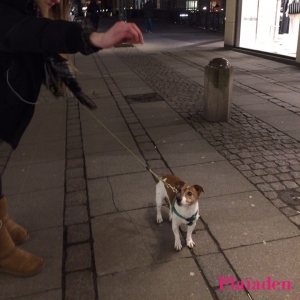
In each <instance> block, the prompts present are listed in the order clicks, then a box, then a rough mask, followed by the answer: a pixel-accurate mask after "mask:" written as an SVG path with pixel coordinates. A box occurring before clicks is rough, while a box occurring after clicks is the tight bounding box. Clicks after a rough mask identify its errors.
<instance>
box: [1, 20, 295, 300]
mask: <svg viewBox="0 0 300 300" xmlns="http://www.w3.org/2000/svg"><path fill="white" fill-rule="evenodd" d="M137 21H138V25H139V26H140V27H141V28H143V25H144V24H143V23H142V21H141V20H137ZM108 25H109V24H108V20H103V21H102V23H101V26H103V27H105V26H108ZM153 31H154V33H153V34H145V36H144V38H145V45H143V46H135V47H118V48H114V49H111V50H105V51H101V52H99V53H97V54H94V55H92V56H88V57H84V56H82V55H79V54H78V55H75V56H74V63H75V66H76V67H77V68H78V69H79V70H80V72H81V74H80V75H79V76H78V79H79V81H80V83H81V85H82V88H83V90H84V91H85V92H86V93H87V94H89V95H90V96H91V97H92V98H93V99H94V101H95V102H96V103H97V105H98V109H97V111H96V112H95V115H96V116H97V118H99V119H100V120H101V122H103V123H104V124H105V126H107V127H108V128H109V129H110V130H111V131H112V132H113V133H114V134H115V135H116V136H117V137H118V138H119V139H120V140H121V141H122V142H123V143H124V144H125V145H126V146H127V147H129V148H130V150H131V151H132V152H133V153H135V155H137V157H138V158H139V159H140V160H141V161H143V162H144V161H145V162H146V163H147V164H148V165H149V166H150V167H151V168H152V169H153V170H154V171H155V172H156V173H158V174H163V173H170V172H172V173H174V174H176V175H177V176H179V177H181V178H183V179H185V180H186V181H187V182H188V183H191V184H195V183H197V184H200V185H201V186H203V188H204V190H205V192H206V193H205V195H201V198H200V201H199V203H200V212H201V219H200V220H199V221H198V223H197V228H196V232H195V234H194V236H193V239H194V241H195V242H196V247H195V248H194V249H193V250H189V249H188V248H187V247H186V246H185V242H184V239H183V245H184V247H183V249H182V250H181V251H180V252H176V251H175V250H173V243H174V241H173V239H174V237H173V233H172V229H171V224H170V223H169V222H168V221H167V219H168V218H167V215H168V213H167V210H166V209H165V210H164V214H163V217H164V220H165V221H164V223H163V224H162V225H157V224H156V222H155V220H156V209H155V180H154V178H153V177H152V175H151V174H150V173H149V172H148V171H147V170H146V169H145V167H144V166H143V165H142V164H141V163H140V162H139V161H138V160H137V159H136V158H135V157H134V156H132V155H131V154H130V153H129V152H128V151H127V150H126V149H124V147H123V146H122V145H121V144H120V143H118V142H117V141H116V139H114V138H113V137H112V135H111V134H109V133H108V132H107V131H106V130H105V129H104V128H103V127H102V126H101V125H100V124H99V123H98V122H97V121H96V120H95V119H93V118H92V117H91V116H90V115H89V113H88V112H87V111H86V110H85V109H84V108H83V107H82V106H79V105H78V104H77V102H76V101H75V100H74V99H69V100H68V101H67V102H66V101H64V100H56V99H53V98H52V97H51V95H49V93H48V92H47V91H45V90H43V91H42V93H41V96H40V102H41V103H40V104H39V105H37V106H36V114H35V117H34V119H33V121H32V123H31V124H30V127H29V128H28V130H27V132H26V133H25V135H24V137H23V138H22V141H21V144H20V146H19V147H18V149H17V150H16V151H14V152H13V153H12V154H10V152H9V151H8V149H1V152H0V155H1V160H0V161H1V164H2V166H3V168H5V170H4V177H3V180H4V191H5V193H6V196H7V199H8V201H9V209H10V215H11V217H12V218H13V219H14V220H16V221H17V222H19V223H21V224H22V225H24V227H26V228H27V229H28V230H29V232H30V239H29V241H28V242H26V243H25V244H24V245H22V249H25V250H28V251H31V252H34V253H36V254H38V255H40V256H42V257H43V258H44V259H45V261H46V266H45V269H44V271H43V272H42V273H41V274H40V275H37V276H35V277H31V278H14V277H11V276H6V275H0V291H1V292H0V299H22V300H29V299H30V300H32V299H33V300H37V299H41V300H48V299H49V300H61V299H68V300H73V299H74V300H75V299H88V300H89V299H104V300H109V299H112V300H115V299H122V300H123V299H124V300H132V299H157V300H168V299H176V300H177V299H178V300H179V299H201V300H210V299H220V300H224V299H230V300H235V299H236V300H244V299H245V300H246V299H255V300H258V299H261V300H266V299H267V300H273V299H275V300H276V299H278V300H284V299H289V300H297V299H299V298H300V279H299V270H300V253H299V245H300V238H299V226H300V214H299V211H300V201H299V199H300V187H299V185H300V148H299V140H300V133H299V132H300V131H299V129H300V100H299V99H300V83H299V78H300V73H299V69H298V68H296V67H292V66H288V65H285V64H281V63H278V62H273V61H269V60H266V59H262V58H257V57H254V56H250V55H246V54H242V53H238V52H234V51H229V50H224V49H223V48H222V44H223V43H222V41H221V40H222V36H221V35H219V34H214V33H206V32H203V31H201V30H199V29H197V28H191V27H186V26H181V25H175V24H154V29H153ZM215 57H225V58H227V59H228V60H229V61H230V62H231V64H232V65H233V67H234V92H233V107H232V120H231V121H230V122H228V123H216V124H211V123H208V122H206V121H205V120H204V118H203V117H202V104H201V99H202V96H203V81H204V80H203V79H204V67H205V66H206V65H207V64H208V62H209V61H210V60H211V59H213V58H215ZM6 161H8V162H7V163H6ZM298 197H299V199H298ZM183 236H184V229H183ZM220 277H222V278H223V280H224V281H226V280H227V281H226V284H224V287H223V286H222V285H221V286H220ZM268 278H269V279H268ZM231 280H232V281H233V282H232V283H231ZM240 280H241V281H243V282H244V284H245V288H247V289H248V290H239V284H238V281H240ZM264 281H265V283H264V284H262V283H263V282H264ZM268 281H269V282H268ZM275 281H278V282H279V283H278V284H276V283H274V282H275ZM289 284H291V289H290V290H289V289H288V286H289ZM279 286H280V287H283V288H285V289H284V290H279ZM258 287H259V289H258Z"/></svg>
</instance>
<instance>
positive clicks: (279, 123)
mask: <svg viewBox="0 0 300 300" xmlns="http://www.w3.org/2000/svg"><path fill="white" fill-rule="evenodd" d="M263 120H264V122H266V123H268V124H270V125H271V126H273V127H275V128H276V129H278V130H280V131H283V132H286V133H289V131H290V130H291V129H292V131H294V130H299V131H300V116H298V115H295V114H292V113H289V114H285V115H280V116H269V117H267V116H266V117H264V118H263Z"/></svg>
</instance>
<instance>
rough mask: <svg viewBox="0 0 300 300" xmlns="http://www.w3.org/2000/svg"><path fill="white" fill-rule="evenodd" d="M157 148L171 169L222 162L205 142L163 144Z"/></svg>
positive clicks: (218, 155)
mask: <svg viewBox="0 0 300 300" xmlns="http://www.w3.org/2000/svg"><path fill="white" fill-rule="evenodd" d="M157 148H158V149H159V151H160V152H161V153H162V155H163V157H164V159H165V160H166V161H167V163H168V165H169V166H170V167H172V168H173V167H178V166H187V165H193V164H204V163H207V162H218V161H222V160H224V157H222V155H220V154H219V153H217V152H216V151H215V150H214V148H213V147H212V146H211V145H209V143H208V142H206V141H205V140H191V141H180V142H176V143H165V144H160V145H157Z"/></svg>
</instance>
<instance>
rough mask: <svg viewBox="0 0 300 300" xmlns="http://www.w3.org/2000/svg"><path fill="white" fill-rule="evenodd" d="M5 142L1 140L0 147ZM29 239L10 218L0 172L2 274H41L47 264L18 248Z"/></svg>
mask: <svg viewBox="0 0 300 300" xmlns="http://www.w3.org/2000/svg"><path fill="white" fill-rule="evenodd" d="M2 142H3V141H2V140H1V139H0V145H1V143H2ZM26 239H28V232H27V231H26V230H25V229H24V228H23V227H21V226H19V225H18V224H16V223H15V222H13V221H12V220H10V218H9V217H8V214H7V205H6V198H5V197H4V195H3V190H2V176H1V171H0V272H1V273H7V274H12V275H15V276H32V275H35V274H37V273H39V272H40V271H41V270H42V269H43V267H44V265H45V263H44V260H43V259H42V258H40V257H38V256H36V255H34V254H31V253H28V252H26V251H23V250H21V249H19V248H16V245H15V242H16V243H18V242H19V243H22V242H24V241H25V240H26Z"/></svg>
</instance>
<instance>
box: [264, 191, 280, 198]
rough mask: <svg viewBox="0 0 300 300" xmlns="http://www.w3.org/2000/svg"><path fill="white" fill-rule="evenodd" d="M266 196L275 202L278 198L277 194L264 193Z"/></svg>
mask: <svg viewBox="0 0 300 300" xmlns="http://www.w3.org/2000/svg"><path fill="white" fill-rule="evenodd" d="M264 196H265V197H266V198H267V199H269V200H274V199H276V198H277V197H278V194H277V193H276V192H264Z"/></svg>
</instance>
